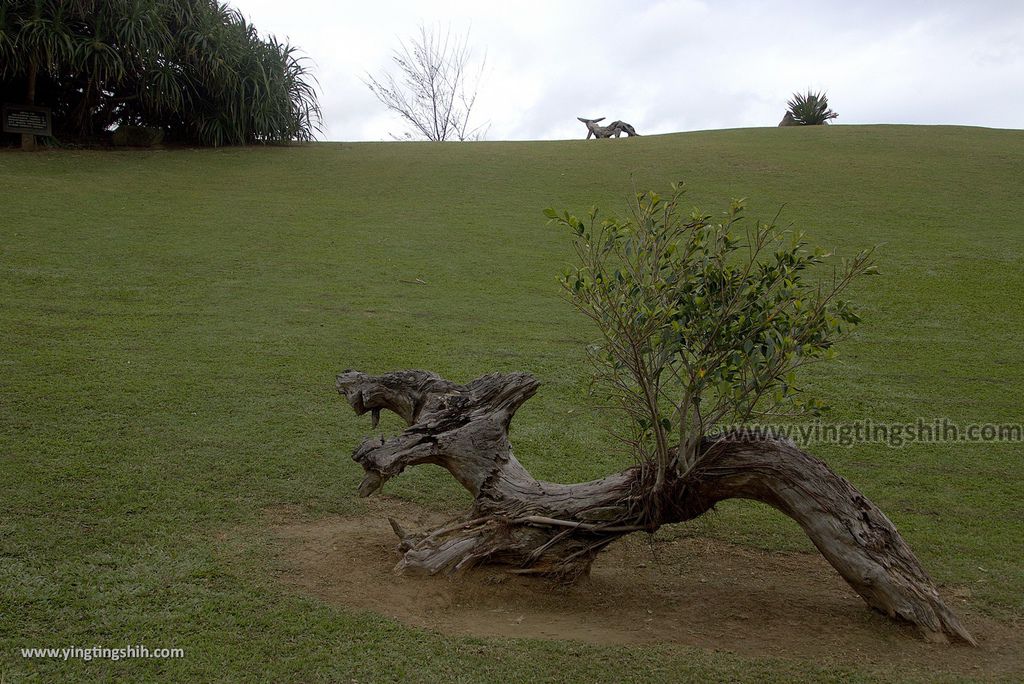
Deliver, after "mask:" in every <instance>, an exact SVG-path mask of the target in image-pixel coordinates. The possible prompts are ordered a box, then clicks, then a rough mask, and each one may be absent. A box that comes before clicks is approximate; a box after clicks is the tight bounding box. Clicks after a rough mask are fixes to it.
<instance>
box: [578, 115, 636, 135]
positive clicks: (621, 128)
mask: <svg viewBox="0 0 1024 684" xmlns="http://www.w3.org/2000/svg"><path fill="white" fill-rule="evenodd" d="M576 118H577V119H579V120H580V121H582V122H583V124H584V125H585V126H586V127H587V138H586V139H587V140H590V136H594V138H595V139H596V138H618V137H619V136H620V135H621V134H623V133H625V134H626V137H632V136H634V135H640V134H639V133H637V132H636V130H635V129H634V128H633V127H632V126H630V125H629V124H628V123H626V122H625V121H612V122H611V123H610V124H608V125H607V126H600V125H598V124H600V122H602V121H604V117H603V116H602V117H601V118H600V119H584V118H583V117H582V116H577V117H576Z"/></svg>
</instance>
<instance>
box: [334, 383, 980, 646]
mask: <svg viewBox="0 0 1024 684" xmlns="http://www.w3.org/2000/svg"><path fill="white" fill-rule="evenodd" d="M337 386H338V390H339V391H340V392H341V393H342V394H344V395H345V397H346V399H347V400H348V402H349V404H351V406H352V408H353V409H354V410H355V412H356V413H357V414H363V413H366V412H371V413H372V414H373V417H374V424H375V425H376V420H377V417H378V416H379V412H380V411H381V410H382V409H387V410H390V411H393V412H394V413H396V414H397V415H399V416H401V417H402V418H403V419H404V420H405V421H406V422H407V423H408V424H409V427H408V428H407V429H406V430H405V431H404V432H402V433H401V434H399V435H397V436H395V437H391V438H389V439H385V438H383V437H380V438H368V439H366V440H365V441H364V442H363V443H362V444H361V445H360V446H359V447H358V448H357V449H356V450H355V453H354V454H353V458H354V459H355V461H357V462H358V463H359V464H360V465H362V467H363V469H364V470H365V472H366V476H365V478H364V479H363V482H362V484H361V485H360V487H359V492H360V494H361V495H362V496H368V495H369V494H372V493H373V492H374V491H376V490H377V489H379V488H380V487H381V486H383V484H384V483H385V482H386V481H387V480H388V479H390V478H392V477H394V476H395V475H398V474H399V473H401V472H402V471H403V470H404V469H405V468H407V467H409V466H414V465H419V464H422V463H432V464H435V465H439V466H441V467H443V468H445V469H447V470H448V471H449V472H450V473H451V474H452V475H453V476H454V477H455V479H456V480H458V481H459V483H461V484H462V486H463V487H465V488H466V489H467V490H468V491H469V492H470V493H471V494H472V495H473V497H474V502H473V506H472V508H471V509H470V510H469V511H468V512H467V513H466V515H465V516H464V517H462V518H461V519H459V520H455V521H452V522H451V523H450V524H448V525H445V526H444V527H442V528H439V529H437V530H434V531H432V532H429V533H426V534H410V533H408V532H406V531H405V530H404V529H402V528H401V526H400V525H398V524H397V523H395V522H394V521H392V526H393V527H394V529H395V532H396V534H397V535H398V536H399V538H400V539H401V546H400V548H401V550H402V551H403V556H402V559H401V561H400V562H399V564H398V569H401V570H410V571H421V572H428V573H437V572H456V571H458V570H461V569H463V568H467V567H470V566H472V565H474V564H477V563H485V562H486V563H495V564H501V565H507V566H511V568H512V571H513V572H519V573H529V574H541V575H547V576H554V577H558V578H560V579H562V580H564V581H571V580H572V579H575V578H576V577H578V576H579V575H581V574H585V573H587V572H588V571H589V569H590V565H591V563H592V562H593V560H594V558H595V557H596V556H597V554H598V553H599V552H600V551H601V549H603V548H605V547H606V546H607V545H608V544H610V543H611V542H613V541H614V540H615V539H617V538H619V537H621V536H623V535H625V534H630V533H632V532H635V531H639V530H647V531H654V530H655V529H657V528H658V527H659V526H661V525H663V524H668V523H673V522H681V521H685V520H690V519H692V518H695V517H697V516H699V515H701V514H703V513H705V512H706V511H708V510H709V509H711V508H712V507H713V506H714V505H715V504H716V503H717V502H719V501H722V500H724V499H729V498H745V499H753V500H755V501H761V502H764V503H766V504H768V505H770V506H773V507H774V508H776V509H778V510H779V511H781V512H783V513H784V514H786V515H788V516H790V517H791V518H793V519H794V520H796V522H797V523H799V524H800V526H801V527H802V528H803V529H804V531H805V532H806V533H807V536H808V537H810V539H811V541H812V542H813V543H814V545H815V546H816V547H817V548H818V550H819V551H821V553H822V555H824V556H825V558H826V559H828V561H829V562H830V563H831V564H832V565H833V567H835V568H836V570H838V571H839V573H840V574H841V575H842V576H843V578H844V579H846V581H847V582H848V583H849V584H850V586H851V587H853V588H854V590H856V591H857V593H858V594H860V596H861V597H862V598H863V599H864V600H865V601H866V602H867V603H868V605H869V606H871V607H872V608H875V609H877V610H879V611H881V612H883V613H885V614H886V615H889V616H890V617H893V618H898V619H903V620H907V621H909V622H911V623H913V624H915V625H917V626H918V627H920V628H921V630H922V631H923V632H924V634H925V636H926V637H927V638H929V639H932V640H945V639H946V638H947V636H949V637H953V638H956V639H961V640H963V641H966V642H968V643H971V644H974V643H975V642H974V639H973V638H972V637H971V635H970V634H969V633H968V632H967V630H966V629H964V627H963V626H962V625H961V624H960V622H959V620H958V619H957V617H956V615H954V614H953V612H952V611H951V610H950V609H949V608H948V607H947V606H946V605H945V603H943V601H942V599H941V597H940V596H939V594H938V592H937V591H936V589H935V586H934V584H933V583H932V581H931V579H930V578H929V577H928V575H927V573H925V571H924V569H923V568H922V567H921V564H920V562H919V561H918V560H917V558H916V557H915V556H914V553H913V552H912V551H911V550H910V547H909V546H907V544H906V543H905V542H904V541H903V539H902V537H900V535H899V533H898V532H897V531H896V528H895V527H894V526H893V524H892V523H891V522H890V521H889V519H888V518H886V517H885V515H884V514H883V513H882V512H881V511H880V510H879V509H878V508H877V507H876V506H875V505H874V504H872V503H871V502H870V501H868V499H867V498H866V497H864V496H863V495H862V494H861V493H860V492H858V491H857V489H856V488H854V487H853V485H851V484H850V482H849V481H847V480H846V479H845V478H843V477H842V476H840V475H838V474H836V473H835V472H833V471H832V469H830V468H829V467H828V466H827V465H826V464H825V463H824V462H822V461H821V460H819V459H817V458H815V457H813V456H811V455H809V454H807V453H805V452H804V451H801V450H800V449H798V448H797V447H796V446H795V445H794V444H792V443H790V442H786V441H782V440H776V439H768V438H764V437H762V436H757V435H753V434H748V433H742V432H737V433H733V434H729V435H725V436H722V437H718V438H715V439H708V440H705V441H704V443H703V444H702V445H701V452H700V458H699V459H698V462H697V464H696V466H695V467H694V468H693V469H692V470H691V471H690V472H689V473H687V475H686V476H685V477H681V478H676V479H674V480H670V481H669V482H668V483H667V484H666V487H665V488H664V490H663V494H662V499H661V500H660V501H659V502H657V503H658V505H656V506H654V507H652V506H650V505H649V504H650V500H649V497H650V494H649V492H650V490H651V486H650V485H651V477H652V475H651V473H649V472H647V471H646V470H645V469H644V468H643V467H634V468H630V469H627V470H624V471H622V472H619V473H615V474H612V475H609V476H607V477H604V478H602V479H600V480H593V481H591V482H583V483H579V484H573V485H563V484H554V483H550V482H542V481H539V480H537V479H535V478H534V477H533V476H531V475H530V474H529V472H527V470H526V469H525V468H524V467H523V466H522V464H521V463H520V462H519V461H518V460H517V459H516V457H515V455H514V454H513V451H512V445H511V443H510V441H509V436H508V435H509V426H510V424H511V421H512V417H513V416H514V415H515V412H516V411H517V410H518V409H519V407H520V406H522V404H523V403H524V402H525V401H526V400H528V399H529V398H530V397H532V396H533V395H534V393H535V392H536V391H537V388H538V387H539V383H538V382H537V380H536V379H535V378H533V376H531V375H529V374H526V373H504V374H503V373H494V374H491V375H485V376H483V377H480V378H477V379H476V380H473V381H472V382H470V383H468V384H466V385H458V384H455V383H452V382H450V381H448V380H445V379H444V378H441V377H440V376H438V375H436V374H434V373H428V372H426V371H399V372H396V373H387V374H385V375H381V376H376V377H374V376H368V375H366V374H364V373H360V372H357V371H346V372H345V373H342V374H341V375H339V376H338V382H337Z"/></svg>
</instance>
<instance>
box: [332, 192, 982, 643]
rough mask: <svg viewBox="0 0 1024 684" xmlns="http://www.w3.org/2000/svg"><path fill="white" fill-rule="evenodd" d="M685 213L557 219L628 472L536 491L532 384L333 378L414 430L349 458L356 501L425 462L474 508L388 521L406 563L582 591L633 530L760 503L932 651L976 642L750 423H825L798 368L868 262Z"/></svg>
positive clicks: (671, 203) (826, 352) (831, 476)
mask: <svg viewBox="0 0 1024 684" xmlns="http://www.w3.org/2000/svg"><path fill="white" fill-rule="evenodd" d="M682 200H683V189H682V187H681V186H680V185H675V186H673V190H672V192H671V194H670V195H668V196H667V197H661V196H659V195H658V194H656V193H653V192H648V193H642V194H639V195H638V196H637V197H636V200H635V202H634V203H633V204H632V206H631V212H630V213H629V215H628V216H627V217H626V218H624V219H620V218H614V217H609V218H601V217H600V215H599V213H598V211H597V209H593V210H591V211H590V212H589V214H588V215H586V216H585V217H583V218H579V217H577V216H575V215H573V214H570V213H568V212H563V213H557V212H555V211H553V210H550V209H549V210H547V215H548V217H549V219H550V221H551V222H552V223H553V224H556V225H558V226H561V227H562V228H564V229H567V230H568V232H569V234H570V236H571V239H572V242H573V246H574V249H575V252H576V256H577V260H578V261H577V264H576V265H575V266H574V267H573V268H571V269H570V270H569V271H568V272H567V273H565V275H564V276H563V277H562V280H561V282H562V286H563V287H564V289H565V292H566V293H567V295H568V298H569V300H570V301H571V302H572V303H573V305H574V306H575V307H576V308H577V309H578V310H579V311H581V312H582V313H583V314H585V315H586V316H587V317H589V318H590V319H591V320H592V321H593V322H594V324H595V325H596V327H597V330H598V331H599V333H600V336H599V339H598V341H597V342H596V343H595V344H594V345H593V346H591V347H590V350H589V351H590V356H591V359H592V360H593V362H594V363H595V364H596V368H597V371H598V378H599V380H601V381H602V386H603V387H605V388H606V389H607V391H608V393H609V396H610V398H611V399H612V401H613V405H614V406H616V407H617V408H618V409H619V412H620V413H621V414H622V418H623V420H622V429H621V430H620V431H619V432H618V434H617V437H618V438H619V440H618V441H620V442H622V443H624V444H625V445H627V447H628V449H629V451H630V453H631V454H632V456H633V458H634V460H635V464H634V465H633V466H632V467H630V468H628V469H626V470H624V471H622V472H618V473H614V474H611V475H608V476H607V477H604V478H602V479H600V480H595V481H592V482H585V483H581V484H574V485H563V484H555V483H550V482H542V481H538V480H536V479H535V478H534V477H532V476H531V475H530V473H529V472H528V471H527V470H526V469H525V468H524V467H523V465H522V464H521V463H520V462H519V461H518V460H517V459H516V457H515V456H514V454H513V450H512V446H511V443H510V441H509V428H510V425H511V421H512V418H513V416H514V415H515V413H516V411H517V409H518V408H519V407H520V406H521V405H522V404H523V403H524V402H525V401H527V400H528V399H529V398H530V397H531V396H533V394H534V393H535V392H536V391H537V390H538V387H539V383H538V382H537V380H536V379H535V378H533V377H532V376H531V375H529V374H526V373H495V374H491V375H485V376H483V377H480V378H477V379H476V380H473V381H472V382H469V383H468V384H465V385H462V384H457V383H454V382H451V381H449V380H446V379H444V378H441V377H440V376H438V375H436V374H434V373H430V372H426V371H398V372H391V373H386V374H384V375H380V376H370V375H367V374H365V373H362V372H359V371H345V372H344V373H342V374H340V375H339V376H338V381H337V387H338V390H339V391H340V392H341V393H342V394H343V395H344V396H345V397H346V399H347V401H348V403H349V404H350V405H351V406H352V408H353V409H354V410H355V412H356V413H357V414H363V413H366V412H370V413H372V415H373V424H374V426H376V424H377V420H378V418H379V416H380V412H381V411H382V410H390V411H393V412H394V413H396V414H397V415H399V416H400V417H401V418H403V419H404V420H405V421H406V422H407V423H408V425H409V427H408V428H407V429H406V430H405V431H404V432H402V433H401V434H399V435H397V436H394V437H391V438H385V437H383V436H381V437H379V438H377V437H371V438H368V439H366V440H365V441H364V442H363V443H362V444H361V445H360V446H359V447H358V448H357V449H356V450H355V453H354V455H353V458H354V459H355V460H356V461H357V462H358V463H359V464H360V465H361V466H362V467H363V469H364V471H365V477H364V479H363V482H362V484H361V485H360V487H359V491H360V494H362V495H364V496H365V495H369V494H371V493H373V492H374V491H376V490H378V489H379V488H380V487H381V486H382V485H383V484H384V483H385V482H386V481H387V480H388V479H389V478H391V477H393V476H395V475H398V474H399V473H401V472H402V471H403V470H404V469H405V468H407V467H409V466H413V465H418V464H422V463H431V464H435V465H440V466H442V467H444V468H446V469H447V470H448V471H449V472H450V473H451V474H452V475H453V476H454V477H455V478H456V479H457V480H458V481H459V483H461V484H462V485H463V486H464V487H465V488H466V489H467V490H469V492H470V493H471V494H472V495H473V497H474V502H473V506H472V508H471V510H470V511H468V512H467V513H466V514H465V515H464V516H462V517H460V518H458V519H456V520H453V521H452V522H450V523H449V524H447V525H444V526H442V527H441V528H439V529H436V530H432V531H427V532H423V533H415V532H410V531H407V530H405V529H404V528H403V527H402V526H401V525H400V524H399V523H398V522H394V521H393V523H392V524H393V526H394V529H395V532H396V533H397V534H398V536H399V538H400V549H401V552H402V558H401V561H400V562H399V568H401V569H406V570H419V571H425V572H429V573H437V572H455V571H459V570H462V569H465V568H468V567H472V566H474V565H477V564H480V563H490V564H499V565H504V566H507V567H508V568H509V569H510V571H511V572H516V573H523V574H536V575H544V576H549V577H555V578H559V579H561V580H562V581H572V580H574V579H576V578H577V577H579V576H581V575H584V574H586V573H587V572H588V571H589V569H590V566H591V564H592V563H593V562H594V560H595V558H596V557H597V556H598V554H599V553H600V551H601V550H602V549H604V548H605V547H607V546H608V545H609V544H611V543H612V542H614V541H615V540H616V539H618V538H619V537H621V536H623V535H626V534H630V533H633V532H653V531H655V530H657V529H658V528H659V527H661V526H662V525H666V524H670V523H677V522H682V521H686V520H691V519H693V518H696V517H697V516H700V515H702V514H703V513H705V512H707V511H708V510H710V509H711V508H713V507H714V506H715V504H716V503H717V502H719V501H722V500H724V499H729V498H745V499H753V500H756V501H761V502H764V503H766V504H768V505H770V506H773V507H775V508H776V509H778V510H779V511H781V512H782V513H784V514H785V515H788V516H790V517H791V518H793V519H794V520H796V522H797V523H799V524H800V526H801V527H802V528H803V530H804V531H805V532H806V533H807V535H808V536H809V537H810V539H811V541H812V542H813V543H814V544H815V546H816V547H817V548H818V550H819V551H820V552H821V553H822V554H823V555H824V556H825V557H826V558H827V559H828V561H829V562H830V563H831V564H832V565H833V566H834V567H835V568H836V570H838V571H839V573H840V574H841V575H842V576H843V577H844V578H845V579H846V581H847V582H848V583H849V584H850V585H851V586H852V587H853V588H854V589H855V590H856V591H857V592H858V593H859V594H860V595H861V596H862V597H863V598H864V600H865V601H866V602H867V603H868V605H870V606H871V607H872V608H875V609H877V610H880V611H882V612H883V613H885V614H887V615H889V616H892V617H894V618H899V619H903V620H907V621H909V622H911V623H914V624H915V625H918V626H919V627H920V628H921V629H922V630H923V632H924V633H925V634H926V636H927V637H929V638H931V639H936V640H944V639H947V638H948V637H953V638H957V639H961V640H964V641H967V642H970V643H973V639H972V638H971V636H970V634H969V633H968V632H967V631H966V629H964V627H963V626H962V625H961V624H960V622H959V620H958V619H957V617H956V616H955V615H954V614H953V612H952V611H951V610H950V609H949V608H948V607H947V606H946V605H945V603H944V602H943V601H942V599H941V597H940V596H939V594H938V592H937V591H936V589H935V587H934V585H933V583H932V581H931V580H930V579H929V577H928V575H927V573H926V572H925V571H924V569H923V568H922V567H921V564H920V563H919V561H918V560H917V558H916V557H915V555H914V553H913V552H912V551H911V550H910V548H909V547H908V546H907V544H906V543H905V542H904V540H903V539H902V537H901V536H900V535H899V533H898V532H897V530H896V528H895V527H894V526H893V524H892V523H891V522H890V521H889V519H888V518H887V517H886V516H885V515H884V514H883V513H882V512H881V511H880V510H879V509H878V508H877V507H876V506H875V505H874V504H872V503H871V502H870V501H869V500H868V499H867V498H866V497H865V496H864V495H863V494H861V493H860V492H859V491H858V490H857V489H856V488H855V487H854V486H853V485H852V484H850V482H849V481H847V480H846V479H845V478H843V477H842V476H840V475H838V474H837V473H835V472H834V471H832V469H830V468H829V467H828V465H826V464H825V463H824V462H823V461H821V460H820V459H818V458H815V457H814V456H811V455H810V454H808V453H806V452H804V451H802V450H801V449H799V448H798V447H797V446H796V445H795V444H793V443H792V442H790V441H788V440H786V439H782V438H777V437H775V436H773V435H772V434H771V433H767V432H765V431H762V430H758V429H754V428H751V427H746V428H745V427H744V425H749V421H751V420H754V419H759V418H760V419H763V417H764V416H770V415H778V414H780V413H784V414H791V413H794V412H797V413H799V412H816V411H820V410H821V409H822V404H821V403H820V402H819V401H817V400H814V399H808V398H805V396H804V393H803V392H801V391H800V390H799V389H798V387H797V376H796V373H797V371H798V370H799V369H800V368H801V367H803V366H805V365H806V364H808V363H813V362H816V361H821V360H825V359H828V358H830V357H831V356H832V355H833V354H834V353H835V349H834V347H835V344H836V343H837V342H838V341H839V340H840V339H841V338H842V337H843V336H845V335H846V334H847V333H848V332H849V331H850V330H851V328H852V327H853V326H854V325H856V324H857V323H858V321H859V320H860V319H859V317H858V314H857V313H856V311H855V308H854V306H853V305H852V304H851V303H850V302H849V301H847V300H846V299H844V298H843V294H844V292H845V291H846V290H847V289H848V287H849V285H850V284H851V283H852V282H854V281H855V280H856V279H857V278H859V277H860V276H863V275H867V274H870V273H872V272H874V267H873V266H872V253H871V251H870V250H868V251H864V252H861V253H859V254H857V255H855V256H853V257H852V258H849V259H846V260H842V261H839V262H838V263H836V262H835V258H834V257H832V256H831V255H828V254H826V253H824V252H822V251H821V250H810V249H808V245H807V242H806V240H805V239H804V237H803V235H801V234H794V233H792V232H788V231H782V230H780V229H779V228H778V227H777V226H776V224H775V222H774V221H772V222H769V223H765V222H753V223H749V224H746V223H744V222H742V221H741V219H743V210H744V205H743V203H742V202H739V201H736V202H733V203H732V204H731V205H730V206H729V208H728V210H727V211H726V212H725V213H724V214H723V215H722V216H721V217H718V218H715V217H712V216H710V215H706V214H702V213H700V212H699V211H694V212H693V213H686V212H685V211H683V209H682V206H683V205H682ZM829 262H833V266H832V269H831V271H830V272H827V273H824V274H822V273H821V268H822V267H825V266H827V265H828V263H829ZM722 425H728V426H734V427H732V428H731V429H727V430H720V429H718V428H719V426H722Z"/></svg>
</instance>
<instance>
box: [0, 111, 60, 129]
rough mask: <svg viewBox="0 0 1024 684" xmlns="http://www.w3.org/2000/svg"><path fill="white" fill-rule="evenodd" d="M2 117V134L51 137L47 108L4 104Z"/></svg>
mask: <svg viewBox="0 0 1024 684" xmlns="http://www.w3.org/2000/svg"><path fill="white" fill-rule="evenodd" d="M2 117H3V131H4V133H35V134H36V135H52V133H51V132H50V110H49V109H48V108H47V107H30V106H28V105H13V104H5V105H4V107H3V113H2Z"/></svg>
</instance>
